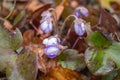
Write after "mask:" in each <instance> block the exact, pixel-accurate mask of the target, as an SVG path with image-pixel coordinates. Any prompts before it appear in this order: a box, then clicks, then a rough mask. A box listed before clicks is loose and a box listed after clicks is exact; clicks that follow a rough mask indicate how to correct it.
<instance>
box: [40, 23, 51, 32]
mask: <svg viewBox="0 0 120 80" xmlns="http://www.w3.org/2000/svg"><path fill="white" fill-rule="evenodd" d="M40 28H41V30H42V31H43V32H44V33H50V32H52V22H48V21H44V22H42V23H41V25H40Z"/></svg>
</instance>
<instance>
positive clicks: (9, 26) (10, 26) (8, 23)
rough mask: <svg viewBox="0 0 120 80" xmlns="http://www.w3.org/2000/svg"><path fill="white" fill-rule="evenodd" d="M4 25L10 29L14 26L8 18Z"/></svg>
mask: <svg viewBox="0 0 120 80" xmlns="http://www.w3.org/2000/svg"><path fill="white" fill-rule="evenodd" d="M3 25H4V27H5V28H7V29H8V30H10V29H12V27H13V26H12V24H11V23H10V22H9V21H8V20H5V21H4V23H3Z"/></svg>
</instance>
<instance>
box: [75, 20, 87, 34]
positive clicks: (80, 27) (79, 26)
mask: <svg viewBox="0 0 120 80" xmlns="http://www.w3.org/2000/svg"><path fill="white" fill-rule="evenodd" d="M84 26H85V23H84V20H83V19H76V20H75V21H74V30H75V32H76V34H78V35H79V36H83V35H84V33H85V32H86V30H85V27H84Z"/></svg>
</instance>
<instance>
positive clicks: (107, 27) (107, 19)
mask: <svg viewBox="0 0 120 80" xmlns="http://www.w3.org/2000/svg"><path fill="white" fill-rule="evenodd" d="M99 27H100V28H101V31H106V32H108V33H113V34H114V33H115V32H118V30H119V29H118V26H117V21H116V20H115V19H114V18H113V17H112V16H111V14H110V13H108V12H107V11H105V10H104V9H101V13H100V19H99Z"/></svg>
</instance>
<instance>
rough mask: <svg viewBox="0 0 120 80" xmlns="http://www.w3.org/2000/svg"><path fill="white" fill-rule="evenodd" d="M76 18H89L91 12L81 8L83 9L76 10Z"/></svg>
mask: <svg viewBox="0 0 120 80" xmlns="http://www.w3.org/2000/svg"><path fill="white" fill-rule="evenodd" d="M74 14H75V16H77V17H78V18H80V17H81V16H85V17H88V15H89V11H88V9H87V8H85V7H83V6H81V7H78V8H77V9H76V10H75V13H74Z"/></svg>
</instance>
